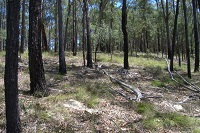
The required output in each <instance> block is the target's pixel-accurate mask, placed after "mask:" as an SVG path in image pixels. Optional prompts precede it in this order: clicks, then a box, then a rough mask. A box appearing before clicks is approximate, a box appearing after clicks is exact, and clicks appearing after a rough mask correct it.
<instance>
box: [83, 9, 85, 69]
mask: <svg viewBox="0 0 200 133" xmlns="http://www.w3.org/2000/svg"><path fill="white" fill-rule="evenodd" d="M82 24H83V25H82V26H83V36H82V43H83V44H82V49H83V65H84V66H85V9H84V6H83V18H82Z"/></svg>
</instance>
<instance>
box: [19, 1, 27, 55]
mask: <svg viewBox="0 0 200 133" xmlns="http://www.w3.org/2000/svg"><path fill="white" fill-rule="evenodd" d="M25 2H26V0H23V3H22V29H21V46H20V52H21V53H24V43H25V37H26V35H25V30H26V27H25V12H26V9H25Z"/></svg>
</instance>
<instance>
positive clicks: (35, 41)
mask: <svg viewBox="0 0 200 133" xmlns="http://www.w3.org/2000/svg"><path fill="white" fill-rule="evenodd" d="M28 44H29V45H28V50H29V71H30V82H31V83H30V87H31V89H30V93H31V94H36V95H37V94H39V95H40V94H41V95H46V94H48V89H47V86H46V80H45V74H44V67H43V61H42V48H41V0H30V6H29V42H28Z"/></svg>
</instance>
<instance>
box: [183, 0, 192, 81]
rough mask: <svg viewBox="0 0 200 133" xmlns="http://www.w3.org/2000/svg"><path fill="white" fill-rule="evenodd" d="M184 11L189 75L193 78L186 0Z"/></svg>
mask: <svg viewBox="0 0 200 133" xmlns="http://www.w3.org/2000/svg"><path fill="white" fill-rule="evenodd" d="M183 12H184V20H185V39H186V55H187V72H188V77H189V78H191V68H190V49H189V39H188V21H187V8H186V4H185V0H183Z"/></svg>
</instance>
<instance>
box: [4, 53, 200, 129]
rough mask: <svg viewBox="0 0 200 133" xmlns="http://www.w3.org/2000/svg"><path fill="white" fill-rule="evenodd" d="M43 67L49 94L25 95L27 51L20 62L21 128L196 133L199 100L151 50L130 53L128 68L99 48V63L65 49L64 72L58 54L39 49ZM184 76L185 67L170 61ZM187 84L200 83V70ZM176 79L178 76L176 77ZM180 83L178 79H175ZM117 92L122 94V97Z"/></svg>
mask: <svg viewBox="0 0 200 133" xmlns="http://www.w3.org/2000/svg"><path fill="white" fill-rule="evenodd" d="M4 56H5V53H0V62H1V64H0V73H1V74H0V106H1V108H0V132H4V131H5V98H4V81H3V80H4V79H3V77H4V63H5V59H4ZM43 59H44V67H45V73H46V82H47V86H48V88H49V89H50V95H49V96H47V97H40V98H39V97H35V96H31V95H29V94H28V93H27V92H28V91H29V89H30V88H29V84H30V80H29V70H28V57H27V53H25V54H23V55H22V57H21V60H20V62H19V105H20V118H21V125H22V130H23V132H26V133H53V132H54V133H70V132H72V133H73V132H75V133H93V132H94V133H108V132H109V133H118V132H119V133H123V132H124V133H127V132H130V133H134V132H135V133H146V132H148V133H151V132H158V133H162V132H163V133H164V132H166V133H179V132H194V133H198V132H200V118H199V117H200V99H199V95H198V93H194V92H192V91H189V90H187V89H185V88H184V87H182V86H180V85H177V84H175V83H174V82H173V81H172V80H171V79H170V76H169V74H168V71H167V64H166V62H165V60H164V59H163V58H160V57H157V56H156V55H150V54H149V55H146V54H144V55H143V54H139V56H138V57H134V56H130V57H129V63H130V69H129V70H128V71H126V70H123V69H122V66H123V55H122V54H120V53H118V54H117V53H116V54H114V55H113V56H112V60H111V56H110V55H108V54H102V53H99V54H98V56H97V59H98V65H99V66H101V68H100V70H99V68H96V69H95V68H94V69H90V68H87V67H83V61H82V57H81V53H79V54H78V56H72V55H71V54H70V53H66V63H67V74H66V75H59V73H58V55H57V54H54V53H44V54H43ZM175 68H176V69H177V71H178V72H179V73H180V74H181V75H183V76H184V77H186V66H185V64H184V63H183V64H182V67H181V68H180V67H178V66H176V65H175ZM102 70H104V71H106V72H107V73H108V74H109V75H111V76H112V77H114V78H117V79H119V80H121V81H123V82H125V83H127V84H129V85H131V86H133V87H135V88H138V89H139V90H140V91H141V92H142V94H143V96H144V97H146V98H145V99H141V101H135V100H128V99H127V97H129V98H133V99H134V98H136V96H135V95H134V94H133V93H132V92H131V91H129V90H125V89H124V88H123V89H122V87H121V86H120V85H118V84H116V83H113V82H112V81H111V80H110V78H109V77H108V76H106V75H105V74H104V73H103V72H102ZM192 76H193V77H192V79H191V80H189V79H187V78H186V79H187V80H189V81H190V82H192V83H195V84H196V85H198V86H200V82H199V76H200V73H192ZM178 81H180V80H178ZM180 82H181V81H180ZM119 92H121V93H123V94H125V95H126V96H127V97H123V96H121V95H120V94H119Z"/></svg>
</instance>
